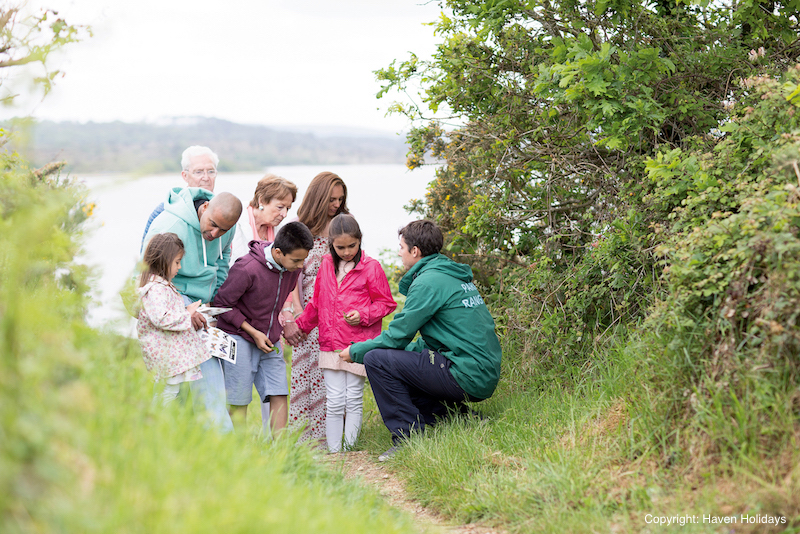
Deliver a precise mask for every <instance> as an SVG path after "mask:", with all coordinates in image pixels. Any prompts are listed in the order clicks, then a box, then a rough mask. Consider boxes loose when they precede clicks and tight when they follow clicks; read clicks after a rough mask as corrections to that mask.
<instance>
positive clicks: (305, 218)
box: [281, 172, 349, 443]
mask: <svg viewBox="0 0 800 534" xmlns="http://www.w3.org/2000/svg"><path fill="white" fill-rule="evenodd" d="M340 213H349V211H348V209H347V186H346V185H345V183H344V181H343V180H342V179H341V178H340V177H339V176H338V175H337V174H334V173H332V172H321V173H319V174H318V175H317V176H315V177H314V179H313V180H311V184H309V186H308V189H307V190H306V192H305V195H303V202H302V204H300V209H299V210H298V212H297V216H298V219H299V220H300V222H302V223H303V224H305V225H306V226H308V228H309V230H311V234H312V235H313V236H314V248H313V249H312V250H311V252H309V254H308V258H306V261H305V265H304V266H303V274H302V276H301V277H300V280H299V281H298V283H297V287H296V288H295V290H294V291H293V292H292V297H291V299H290V300H287V302H286V306H285V307H284V309H283V311H282V312H281V318H282V319H283V321H284V322H285V326H284V336H285V337H286V339H287V340H289V341H292V339H296V336H298V335H300V334H302V333H301V332H300V331H299V329H298V328H297V325H296V324H295V323H294V320H295V317H296V316H298V315H300V313H301V312H302V311H303V309H304V308H305V307H306V305H307V304H308V302H309V301H310V300H311V297H312V296H313V294H314V282H315V281H316V279H317V272H318V271H319V267H320V265H321V263H322V257H323V256H324V255H325V254H328V252H329V241H330V240H329V238H328V225H329V224H330V222H331V220H332V219H333V218H334V217H336V216H337V215H339V214H340ZM289 425H290V426H292V427H294V428H298V427H301V426H303V427H305V430H304V431H303V435H302V436H301V438H300V441H306V440H309V439H312V440H318V441H321V442H323V443H324V442H325V380H324V378H323V376H322V370H321V369H320V368H319V331H318V330H317V329H316V328H314V329H313V330H312V331H311V332H310V333H309V334H308V337H307V338H306V339H305V341H302V342H300V343H298V344H296V345H295V346H294V348H293V349H292V383H291V390H290V394H289Z"/></svg>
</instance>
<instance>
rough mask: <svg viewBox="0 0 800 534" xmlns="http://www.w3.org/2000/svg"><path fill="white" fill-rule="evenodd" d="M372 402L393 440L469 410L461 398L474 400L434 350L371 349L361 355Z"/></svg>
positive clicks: (398, 439)
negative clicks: (373, 399)
mask: <svg viewBox="0 0 800 534" xmlns="http://www.w3.org/2000/svg"><path fill="white" fill-rule="evenodd" d="M364 366H365V367H366V369H367V378H369V383H370V386H372V392H373V394H374V395H375V402H376V403H377V404H378V410H380V412H381V417H382V418H383V423H384V424H385V425H386V428H388V429H389V430H390V431H391V433H392V441H393V442H394V443H395V444H397V443H399V442H400V441H402V440H403V439H404V438H406V437H408V436H410V435H411V433H412V432H414V431H420V432H421V431H423V430H425V427H426V426H432V425H434V424H436V422H437V420H440V419H445V418H447V417H449V416H451V415H454V414H459V413H469V408H468V407H467V405H466V404H464V401H467V400H470V401H477V400H479V399H476V398H474V397H472V396H471V395H469V394H467V393H466V392H465V391H464V390H463V389H461V386H459V385H458V383H457V382H456V380H455V379H454V378H453V375H452V374H450V360H448V359H447V358H445V357H444V356H442V355H441V354H439V353H438V352H435V351H431V350H425V351H422V352H408V351H404V350H397V349H373V350H371V351H369V352H368V353H366V354H365V355H364Z"/></svg>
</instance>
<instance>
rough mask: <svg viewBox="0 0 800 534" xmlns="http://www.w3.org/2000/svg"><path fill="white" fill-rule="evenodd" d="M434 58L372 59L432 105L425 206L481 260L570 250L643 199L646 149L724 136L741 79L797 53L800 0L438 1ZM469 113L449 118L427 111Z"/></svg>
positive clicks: (413, 143) (413, 113)
mask: <svg viewBox="0 0 800 534" xmlns="http://www.w3.org/2000/svg"><path fill="white" fill-rule="evenodd" d="M440 5H443V7H446V8H447V9H448V10H449V11H447V13H446V14H445V13H443V14H442V15H441V18H440V20H439V21H438V22H437V23H436V25H435V31H436V33H437V34H438V35H439V36H441V38H442V40H441V43H440V44H439V46H438V50H437V52H436V54H435V55H434V57H433V59H432V60H431V61H428V62H423V61H420V60H419V59H418V58H417V57H415V56H412V57H411V58H410V59H408V60H406V61H402V62H399V63H398V62H395V63H393V64H392V65H391V66H389V67H387V68H385V69H382V70H380V71H378V72H377V75H378V78H379V80H381V81H383V82H384V87H383V89H382V92H381V93H380V95H383V94H385V93H386V92H388V91H390V90H393V89H398V90H401V91H406V90H409V89H410V87H411V86H413V84H420V85H421V87H422V88H423V94H422V105H421V106H415V105H413V104H408V103H398V104H396V105H395V106H393V110H394V111H400V112H403V113H406V114H408V115H409V116H410V117H411V118H413V119H415V120H416V121H417V127H416V128H415V129H414V130H413V132H412V133H411V134H410V135H409V143H410V153H409V157H408V166H409V167H412V168H413V167H415V166H417V165H420V164H423V163H424V162H425V158H426V157H434V158H440V159H442V160H444V166H442V167H441V169H440V170H439V172H438V178H437V181H436V182H435V184H433V186H432V187H431V189H430V192H429V196H428V198H427V199H425V200H424V201H420V202H418V203H417V204H416V205H415V206H413V207H415V208H416V209H417V210H419V211H421V212H423V213H425V214H426V215H428V216H431V217H434V218H436V219H437V220H438V221H439V223H440V224H442V226H443V227H444V228H445V229H446V230H447V231H448V232H449V233H450V238H451V250H453V251H456V252H459V251H461V250H463V251H464V253H465V254H468V255H470V256H468V257H470V258H471V261H478V259H479V258H481V257H485V256H486V255H490V256H492V257H493V261H495V262H496V260H497V259H498V258H503V259H513V258H515V257H517V256H519V255H529V254H531V253H532V252H533V251H534V250H537V249H541V248H542V247H546V248H547V250H548V251H549V255H550V256H551V258H553V259H556V260H557V259H559V258H564V257H570V256H571V255H573V254H574V252H575V251H576V250H578V249H580V248H581V247H584V246H586V245H587V244H588V243H591V242H593V241H595V240H596V238H597V236H598V235H599V234H600V233H602V232H603V229H604V228H605V227H607V225H609V224H610V223H611V222H612V221H614V220H616V219H617V218H619V217H620V216H621V215H622V214H624V213H626V212H627V210H628V209H630V207H631V206H632V204H631V200H634V201H637V202H638V198H639V193H640V192H641V191H640V187H639V186H640V185H641V183H642V181H643V177H644V172H645V167H644V165H645V161H646V160H647V159H648V158H650V157H652V156H653V155H654V154H656V153H658V152H659V151H663V150H670V149H674V148H685V147H688V146H694V145H696V144H698V143H700V144H702V143H714V142H715V141H716V140H717V139H719V138H720V137H721V136H722V135H723V134H722V133H721V132H720V126H721V125H722V124H724V123H725V121H727V120H728V119H729V118H730V116H731V113H732V109H733V104H734V103H735V102H736V101H737V99H739V98H740V95H741V90H740V88H739V86H738V82H739V81H740V80H742V79H744V78H747V77H749V76H752V75H756V74H760V75H774V74H776V73H780V72H783V71H785V70H786V69H787V68H788V67H789V66H791V65H793V64H794V62H795V61H797V58H798V55H799V54H800V41H798V11H800V9H799V8H800V1H798V0H789V1H745V2H734V3H728V2H708V1H699V2H680V1H677V2H676V1H669V0H659V1H655V2H631V1H627V0H599V1H588V2H587V1H583V2H577V1H574V0H566V1H559V0H555V1H554V0H486V1H483V2H472V1H466V0H447V1H446V2H440ZM442 110H446V111H447V112H449V113H451V114H452V118H454V119H456V120H457V121H460V123H461V125H460V126H458V127H455V128H453V129H449V130H448V129H446V127H445V123H444V122H443V121H441V120H432V121H426V120H425V117H426V115H427V114H428V113H429V112H437V111H438V112H441V111H442Z"/></svg>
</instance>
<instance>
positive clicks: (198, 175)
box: [192, 169, 217, 178]
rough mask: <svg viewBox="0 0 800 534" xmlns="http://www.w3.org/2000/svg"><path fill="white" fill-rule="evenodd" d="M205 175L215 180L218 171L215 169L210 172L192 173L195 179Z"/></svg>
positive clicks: (197, 171) (199, 170)
mask: <svg viewBox="0 0 800 534" xmlns="http://www.w3.org/2000/svg"><path fill="white" fill-rule="evenodd" d="M204 174H205V175H206V176H208V177H209V178H214V177H216V176H217V171H216V170H215V169H210V170H205V169H197V170H195V171H192V176H194V177H195V178H202V177H203V175H204Z"/></svg>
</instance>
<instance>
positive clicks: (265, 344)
mask: <svg viewBox="0 0 800 534" xmlns="http://www.w3.org/2000/svg"><path fill="white" fill-rule="evenodd" d="M250 337H252V338H253V341H255V342H256V347H258V349H259V350H261V351H262V352H272V351H273V345H272V341H270V340H269V337H267V335H266V334H265V333H264V332H261V331H259V330H256V331H254V332H251V333H250Z"/></svg>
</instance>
